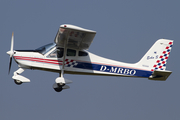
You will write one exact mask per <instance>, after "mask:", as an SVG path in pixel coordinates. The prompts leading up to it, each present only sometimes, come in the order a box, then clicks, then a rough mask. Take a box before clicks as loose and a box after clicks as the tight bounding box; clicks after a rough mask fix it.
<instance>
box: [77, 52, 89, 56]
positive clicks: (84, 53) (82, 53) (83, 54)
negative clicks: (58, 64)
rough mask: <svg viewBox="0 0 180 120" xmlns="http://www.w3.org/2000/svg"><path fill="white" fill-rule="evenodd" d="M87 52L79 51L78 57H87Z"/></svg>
mask: <svg viewBox="0 0 180 120" xmlns="http://www.w3.org/2000/svg"><path fill="white" fill-rule="evenodd" d="M87 55H88V54H87V52H84V51H79V53H78V56H87Z"/></svg>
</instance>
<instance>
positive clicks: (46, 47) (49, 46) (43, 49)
mask: <svg viewBox="0 0 180 120" xmlns="http://www.w3.org/2000/svg"><path fill="white" fill-rule="evenodd" d="M55 46H56V44H55V43H50V44H47V45H44V46H42V47H40V48H37V49H35V51H37V52H39V53H41V54H43V55H44V54H46V53H47V52H48V51H49V50H51V49H52V48H54V47H55Z"/></svg>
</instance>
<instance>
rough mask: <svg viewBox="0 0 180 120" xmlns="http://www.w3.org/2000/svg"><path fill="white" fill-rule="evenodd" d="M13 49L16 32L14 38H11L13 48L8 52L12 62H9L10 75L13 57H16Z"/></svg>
mask: <svg viewBox="0 0 180 120" xmlns="http://www.w3.org/2000/svg"><path fill="white" fill-rule="evenodd" d="M13 47H14V32H12V37H11V48H10V51H8V52H7V54H8V55H9V56H10V61H9V71H8V74H9V73H10V71H11V64H12V57H13V55H14V50H13Z"/></svg>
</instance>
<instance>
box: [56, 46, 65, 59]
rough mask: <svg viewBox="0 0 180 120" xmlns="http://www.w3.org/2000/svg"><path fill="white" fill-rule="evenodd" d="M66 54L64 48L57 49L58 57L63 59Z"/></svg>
mask: <svg viewBox="0 0 180 120" xmlns="http://www.w3.org/2000/svg"><path fill="white" fill-rule="evenodd" d="M63 53H64V48H57V57H58V58H62V57H63Z"/></svg>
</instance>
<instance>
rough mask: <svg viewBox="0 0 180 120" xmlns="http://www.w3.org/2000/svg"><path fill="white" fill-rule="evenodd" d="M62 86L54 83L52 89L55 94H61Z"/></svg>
mask: <svg viewBox="0 0 180 120" xmlns="http://www.w3.org/2000/svg"><path fill="white" fill-rule="evenodd" d="M64 85H65V84H63V83H54V85H53V88H54V90H55V91H56V92H61V91H62V90H63V86H64Z"/></svg>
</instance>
